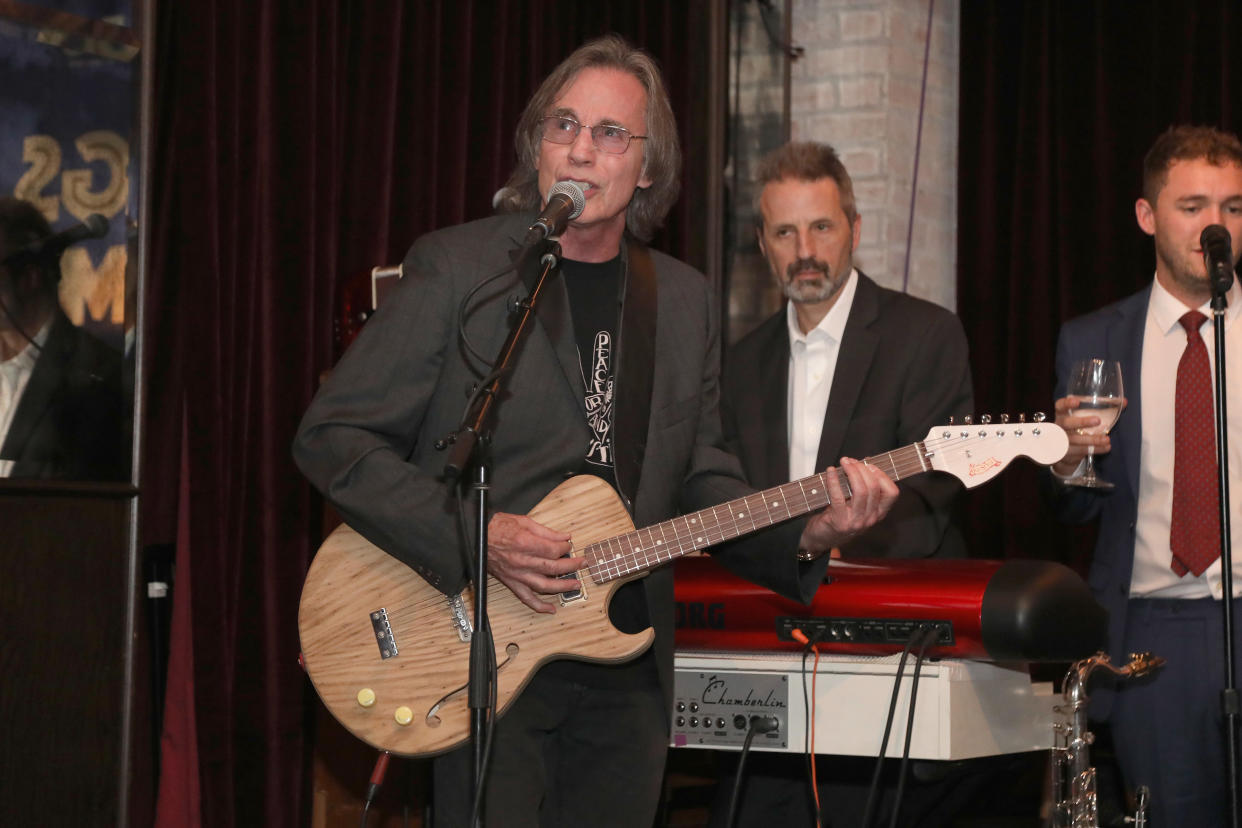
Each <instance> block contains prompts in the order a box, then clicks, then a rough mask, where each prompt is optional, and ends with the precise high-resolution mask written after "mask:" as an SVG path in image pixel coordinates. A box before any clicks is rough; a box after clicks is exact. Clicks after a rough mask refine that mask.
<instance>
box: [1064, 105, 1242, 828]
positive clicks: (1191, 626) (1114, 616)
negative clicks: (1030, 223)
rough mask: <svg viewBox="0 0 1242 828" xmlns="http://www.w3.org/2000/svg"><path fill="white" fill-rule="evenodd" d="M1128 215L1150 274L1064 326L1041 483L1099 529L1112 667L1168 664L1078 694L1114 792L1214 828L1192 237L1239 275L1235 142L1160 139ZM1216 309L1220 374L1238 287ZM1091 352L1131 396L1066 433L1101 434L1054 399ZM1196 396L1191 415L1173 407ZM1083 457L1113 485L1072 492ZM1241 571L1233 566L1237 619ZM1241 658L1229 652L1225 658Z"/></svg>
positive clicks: (1208, 344)
mask: <svg viewBox="0 0 1242 828" xmlns="http://www.w3.org/2000/svg"><path fill="white" fill-rule="evenodd" d="M1135 215H1136V218H1137V219H1138V224H1139V226H1140V227H1141V228H1142V229H1143V231H1144V232H1145V233H1147V234H1148V235H1149V236H1152V237H1153V239H1154V240H1155V252H1156V269H1155V278H1154V279H1153V281H1152V283H1151V284H1150V285H1149V286H1148V287H1145V288H1143V290H1141V291H1139V292H1138V293H1136V294H1134V295H1133V296H1130V297H1128V298H1126V299H1122V300H1121V301H1120V302H1117V303H1115V304H1113V305H1109V306H1108V307H1105V308H1103V309H1101V310H1098V311H1095V312H1094V313H1091V314H1088V315H1087V316H1084V317H1081V318H1079V319H1074V320H1072V321H1070V322H1067V323H1066V324H1065V326H1064V327H1063V328H1062V330H1061V335H1060V339H1059V341H1058V343H1057V359H1056V365H1057V392H1056V393H1057V396H1058V397H1059V399H1058V400H1057V402H1056V411H1057V422H1058V423H1059V424H1060V425H1061V426H1063V427H1064V428H1065V429H1066V431H1068V432H1069V434H1070V449H1069V452H1068V453H1067V454H1066V455H1065V458H1064V459H1063V460H1061V462H1059V463H1057V464H1055V465H1054V466H1053V467H1052V475H1051V476H1050V480H1051V481H1053V482H1052V483H1051V485H1050V487H1049V488H1050V491H1051V492H1052V494H1053V501H1054V504H1055V506H1056V508H1057V510H1058V514H1059V515H1060V517H1061V518H1062V519H1064V520H1066V521H1069V522H1085V521H1089V520H1096V519H1098V520H1099V536H1098V540H1097V542H1096V547H1095V554H1094V556H1093V558H1092V561H1091V568H1090V573H1089V576H1088V581H1089V583H1090V585H1091V588H1092V591H1093V592H1094V594H1095V596H1096V599H1097V600H1098V601H1099V602H1100V603H1101V604H1102V605H1103V606H1104V607H1105V608H1106V609H1107V610H1108V611H1109V654H1110V656H1111V658H1112V660H1113V662H1114V663H1115V664H1122V663H1124V662H1125V660H1126V659H1128V655H1129V654H1130V653H1135V652H1144V651H1150V652H1151V653H1153V654H1154V655H1157V656H1160V657H1162V658H1164V659H1166V660H1167V664H1166V665H1165V666H1164V667H1163V668H1162V669H1161V670H1160V671H1159V672H1157V673H1156V674H1155V675H1154V676H1153V677H1151V678H1148V679H1143V680H1138V681H1125V682H1120V683H1118V684H1117V686H1116V687H1115V689H1113V690H1110V689H1109V688H1107V687H1096V686H1093V688H1092V690H1091V696H1092V713H1093V715H1094V716H1096V717H1102V718H1107V719H1108V720H1109V721H1110V722H1111V727H1112V733H1113V741H1114V744H1115V747H1116V750H1117V758H1118V761H1119V763H1120V766H1121V771H1122V776H1123V778H1124V781H1125V783H1126V785H1127V787H1128V788H1129V789H1130V790H1131V792H1133V791H1134V790H1135V789H1136V787H1137V786H1139V785H1145V786H1147V787H1148V788H1149V789H1150V792H1151V797H1150V802H1151V815H1152V821H1151V824H1152V825H1153V826H1155V828H1167V827H1168V826H1178V825H1195V826H1216V825H1224V824H1226V820H1227V814H1226V796H1227V793H1226V792H1227V785H1226V776H1227V774H1226V767H1225V750H1224V746H1225V733H1224V727H1223V722H1222V715H1221V702H1220V691H1221V689H1222V688H1223V687H1224V684H1225V675H1224V669H1223V665H1224V640H1223V634H1222V621H1221V614H1222V610H1221V605H1220V601H1221V598H1222V588H1221V571H1220V570H1221V564H1220V559H1219V554H1220V551H1219V537H1218V535H1219V531H1218V528H1217V527H1218V524H1217V512H1216V509H1217V504H1218V503H1219V490H1218V488H1217V486H1216V483H1215V480H1216V474H1217V471H1216V458H1215V448H1214V446H1215V428H1214V417H1213V414H1212V390H1211V373H1210V369H1211V366H1212V363H1214V361H1215V356H1214V354H1213V347H1212V340H1213V326H1212V322H1211V315H1212V314H1211V309H1210V307H1209V304H1210V299H1211V285H1210V282H1209V280H1208V275H1207V269H1206V267H1205V265H1204V260H1203V250H1202V249H1201V248H1200V234H1201V233H1202V231H1203V229H1204V228H1205V227H1207V226H1208V225H1211V224H1219V225H1223V226H1224V227H1225V228H1226V229H1227V230H1228V231H1229V233H1230V235H1231V236H1232V240H1233V249H1232V251H1231V258H1232V261H1233V263H1234V264H1235V265H1236V264H1237V261H1238V257H1239V254H1240V253H1242V143H1240V142H1239V141H1238V138H1237V137H1236V136H1234V135H1232V134H1229V133H1225V132H1222V131H1220V130H1217V129H1212V128H1209V127H1189V126H1179V127H1174V128H1172V129H1170V130H1168V131H1167V132H1165V133H1164V134H1162V135H1161V136H1160V137H1159V138H1158V139H1157V140H1156V142H1155V144H1154V145H1153V146H1152V147H1151V149H1150V150H1149V151H1148V153H1147V156H1146V158H1145V160H1144V163H1143V194H1142V197H1141V198H1139V199H1138V201H1137V202H1136V204H1135ZM1227 301H1228V308H1227V310H1226V313H1225V316H1224V326H1225V340H1226V343H1225V348H1226V354H1227V365H1228V367H1229V368H1230V370H1231V371H1237V370H1242V325H1239V324H1238V314H1239V306H1240V305H1242V289H1240V288H1239V287H1238V285H1237V283H1236V280H1235V282H1234V284H1233V286H1232V287H1231V288H1230V289H1229V293H1228V294H1227ZM1097 357H1098V358H1102V359H1108V360H1117V361H1119V362H1120V363H1121V371H1122V376H1123V378H1124V384H1125V391H1126V396H1127V398H1128V406H1127V408H1126V409H1125V410H1124V412H1123V413H1122V414H1121V417H1120V419H1119V420H1118V421H1117V424H1116V427H1115V428H1114V429H1113V431H1112V433H1111V435H1104V434H1100V435H1087V434H1079V433H1077V430H1078V429H1081V428H1089V427H1091V426H1094V425H1098V423H1099V418H1098V417H1096V416H1095V415H1089V414H1078V413H1077V411H1076V409H1077V406H1078V402H1079V401H1078V399H1076V398H1074V397H1070V396H1067V395H1066V388H1067V384H1068V377H1069V373H1070V370H1071V366H1072V365H1073V363H1074V362H1075V361H1077V360H1082V359H1092V358H1097ZM1196 371H1197V372H1198V373H1197V374H1196ZM1195 383H1199V384H1198V385H1196V384H1195ZM1196 389H1198V391H1196ZM1227 395H1228V396H1227V408H1228V412H1229V423H1228V442H1229V452H1230V454H1229V468H1230V483H1231V486H1230V492H1231V497H1232V500H1233V502H1232V504H1231V511H1232V513H1233V514H1238V513H1239V510H1240V509H1242V383H1238V382H1236V381H1234V382H1232V383H1230V385H1229V388H1228V389H1227ZM1195 399H1198V400H1199V408H1198V409H1197V413H1196V412H1195V410H1193V409H1187V408H1185V406H1186V405H1187V404H1193V402H1192V401H1193V400H1195ZM1089 448H1090V449H1092V450H1093V451H1094V453H1095V454H1096V455H1097V458H1098V459H1097V461H1096V463H1097V467H1098V474H1099V475H1101V476H1102V477H1104V478H1105V479H1107V480H1108V481H1109V482H1111V483H1113V484H1114V485H1115V488H1114V489H1111V490H1102V489H1089V488H1081V487H1077V486H1074V485H1072V479H1071V477H1072V475H1073V474H1074V473H1075V471H1076V470H1077V468H1078V466H1079V464H1080V463H1081V461H1082V459H1083V457H1084V456H1085V454H1086V453H1087V450H1088V449H1089ZM1196 453H1197V456H1198V458H1199V460H1198V461H1196V460H1195V459H1194V458H1195V457H1196ZM1199 461H1203V462H1199ZM1196 475H1198V477H1196ZM1196 481H1197V482H1196ZM1197 487H1200V488H1197ZM1240 542H1242V529H1240V528H1238V527H1237V526H1236V525H1235V527H1234V529H1233V548H1234V549H1235V550H1236V549H1239V548H1240ZM1240 575H1242V570H1240V569H1238V567H1237V566H1236V564H1235V568H1234V575H1233V577H1234V599H1235V607H1238V608H1242V602H1238V601H1237V600H1236V599H1237V596H1238V594H1239V585H1240V584H1242V579H1239V576H1240ZM1237 612H1238V610H1237V609H1235V617H1236V616H1237ZM1239 655H1242V652H1240V651H1239V650H1238V649H1237V648H1236V647H1235V656H1234V658H1235V660H1237V659H1238V657H1239Z"/></svg>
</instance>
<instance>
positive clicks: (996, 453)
mask: <svg viewBox="0 0 1242 828" xmlns="http://www.w3.org/2000/svg"><path fill="white" fill-rule="evenodd" d="M1067 446H1068V441H1067V438H1066V436H1065V432H1064V431H1062V430H1061V428H1060V427H1059V426H1057V425H1055V424H1053V423H1048V422H1033V423H1006V424H1003V425H992V424H985V425H950V426H939V427H937V428H934V429H932V430H931V431H930V432H929V433H928V435H927V437H926V439H924V440H923V441H922V442H918V443H914V444H912V445H909V446H905V447H904V448H899V449H896V450H894V451H891V452H888V453H886V454H881V455H877V456H875V457H868V458H867V462H868V463H870V464H872V465H874V466H877V467H879V468H880V469H882V470H884V471H885V472H887V474H888V476H889V477H891V478H892V479H893V480H901V479H903V478H906V477H910V476H912V475H916V474H921V473H923V472H928V471H941V472H947V473H949V474H952V475H954V476H956V477H957V478H958V479H959V480H961V481H962V483H963V484H964V485H965V486H967V487H968V488H969V487H973V486H977V485H979V484H980V483H983V482H984V481H987V480H990V479H991V478H992V477H995V476H996V475H997V474H999V473H1000V471H1001V469H1003V468H1004V467H1005V466H1006V465H1008V464H1009V462H1010V461H1012V460H1013V459H1014V458H1016V457H1021V456H1024V457H1029V458H1030V459H1032V460H1034V461H1036V462H1038V463H1042V464H1045V465H1047V464H1051V463H1055V462H1056V461H1057V460H1060V459H1061V457H1062V456H1063V455H1064V454H1065V451H1066V448H1067ZM834 473H836V474H838V475H840V481H841V484H842V489H843V490H844V491H847V492H848V486H847V485H846V480H845V475H844V473H842V472H840V471H839V470H838V471H836V472H834ZM827 474H828V473H827V472H825V473H823V474H817V475H812V476H811V477H807V478H804V479H802V480H796V481H794V482H792V483H786V484H785V485H783V486H777V487H775V488H771V489H768V490H766V491H762V492H756V493H755V494H753V495H749V496H747V497H744V498H740V499H738V500H733V501H730V502H728V503H721V504H720V505H718V506H714V507H712V508H709V509H703V510H702V511H698V512H694V513H692V514H687V515H682V516H681V517H677V518H673V519H672V520H666V521H664V522H663V523H658V524H655V525H653V526H648V527H646V528H645V529H638V530H635V529H634V524H633V523H632V522H631V520H630V517H629V514H628V513H627V512H626V510H625V507H624V506H623V505H622V503H621V500H620V498H619V497H618V496H617V494H616V492H615V491H614V490H613V489H612V487H611V486H609V485H608V484H607V483H605V482H604V481H602V480H600V479H599V478H597V477H593V476H590V475H582V476H579V477H574V478H571V479H569V480H567V481H565V482H564V483H562V484H561V485H559V486H557V487H556V488H555V489H554V490H553V491H552V492H551V493H550V494H549V495H548V496H547V497H545V498H544V499H543V500H542V501H540V502H539V504H538V505H537V506H536V507H535V508H534V509H533V510H531V512H530V516H531V517H532V518H534V519H535V520H536V521H538V522H539V523H542V524H544V525H546V526H550V527H552V528H554V529H558V530H560V531H562V532H565V533H567V534H569V535H570V536H571V537H572V545H573V554H574V555H577V556H581V557H583V558H585V559H586V560H587V561H589V563H588V564H587V565H586V566H585V567H584V568H583V569H581V570H580V571H579V572H578V573H577V575H578V577H579V580H580V582H581V588H580V589H575V590H574V591H572V592H565V593H562V594H560V595H557V596H549V597H548V598H547V600H549V601H552V602H556V603H557V604H558V607H557V611H556V612H555V613H537V612H534V611H533V610H531V609H530V608H529V607H527V606H526V605H525V604H523V603H521V602H520V601H519V600H518V599H517V598H516V597H515V596H514V595H513V593H512V592H510V591H509V589H508V587H506V586H504V585H503V584H502V583H500V582H499V581H497V580H496V579H495V578H491V577H489V578H488V594H487V604H488V616H489V618H490V620H491V627H492V636H493V639H494V642H495V648H496V663H497V665H498V667H499V670H498V674H497V679H496V681H497V688H496V697H497V710H498V711H501V712H503V711H504V710H505V708H507V707H508V705H509V704H510V703H511V702H512V701H513V700H514V699H515V698H516V697H517V694H518V693H519V692H520V691H521V690H522V688H523V687H524V686H525V685H526V683H527V682H528V681H529V680H530V678H531V676H532V675H533V674H534V672H535V671H536V670H537V669H538V668H539V667H540V666H541V665H542V664H545V663H547V662H548V661H551V660H553V659H557V658H576V659H581V660H587V661H597V662H618V661H624V660H626V659H628V658H631V657H633V656H635V655H637V654H638V653H640V652H642V651H643V650H644V649H646V648H647V647H648V646H649V645H650V644H651V641H652V639H653V638H654V637H655V633H654V631H653V630H651V629H647V630H645V631H643V632H640V633H635V634H625V633H622V632H620V631H618V630H617V629H616V628H615V627H613V626H612V624H611V622H610V621H609V619H608V603H609V601H610V600H611V598H612V595H613V593H614V592H615V591H616V589H617V587H618V586H620V585H621V584H623V583H625V582H626V581H628V580H631V579H633V578H637V577H640V576H641V575H643V574H645V573H646V572H647V570H649V569H651V568H653V567H655V566H659V565H661V564H664V563H667V562H669V561H672V560H674V559H675V558H678V557H681V556H682V555H685V554H687V553H690V552H695V551H698V550H701V549H705V548H707V547H709V546H712V545H713V544H716V543H720V542H721V541H726V540H730V539H732V538H737V537H740V536H742V535H747V534H750V533H751V532H755V531H758V530H760V529H763V528H765V527H768V526H772V525H774V524H777V523H780V522H782V521H785V520H788V519H790V518H795V517H798V516H800V515H804V514H807V513H808V512H812V511H815V510H817V509H821V508H823V507H825V506H827V505H828V504H829V499H828V492H827V487H826V480H827V477H826V475H827ZM790 554H791V555H792V554H794V550H790ZM472 607H473V596H472V595H471V593H470V590H469V589H468V590H467V591H466V592H464V593H463V594H461V595H458V596H446V595H445V594H444V593H442V592H440V591H439V590H437V589H435V588H433V587H431V586H430V585H428V584H427V582H426V581H424V580H423V579H422V578H421V577H420V576H419V575H417V574H416V573H415V572H414V571H413V570H412V569H410V568H409V567H407V566H406V565H405V564H403V563H401V562H400V561H398V560H397V559H396V558H394V557H392V556H391V555H388V554H387V553H385V552H384V551H382V550H381V549H379V548H378V547H376V546H374V545H372V544H371V543H369V542H368V541H366V540H365V539H363V538H362V536H360V535H359V534H358V533H356V532H354V531H353V530H352V529H350V528H348V527H347V526H340V527H338V528H337V529H336V530H335V531H334V532H333V533H332V534H331V535H329V536H328V538H327V540H325V541H324V544H323V546H322V547H320V549H319V552H318V554H317V555H316V556H315V559H314V561H313V562H312V564H311V567H310V571H309V572H308V573H307V577H306V584H305V586H304V587H303V590H302V602H301V607H300V610H299V618H298V629H299V632H300V634H301V643H302V656H303V659H304V663H305V666H306V670H307V672H308V673H309V674H310V677H311V681H312V682H313V683H314V685H315V690H316V692H318V694H319V696H320V698H321V699H323V703H324V704H325V705H326V706H327V708H328V710H329V711H330V712H331V713H332V715H333V716H334V717H335V718H336V719H337V720H338V721H339V722H340V723H341V724H342V725H344V727H345V728H346V729H347V730H349V731H350V732H351V733H353V734H354V735H355V736H357V737H358V738H360V739H362V740H363V741H365V742H367V743H368V744H371V745H373V746H374V747H376V748H378V749H380V750H387V751H392V752H393V753H398V754H402V755H407V756H423V755H431V754H436V753H442V752H444V751H446V750H449V749H451V748H453V747H455V746H457V745H459V744H461V743H462V742H464V741H466V740H467V739H468V738H469V736H470V710H469V707H468V706H467V699H466V680H467V677H468V671H469V659H468V655H469V650H470V643H469V642H470V637H471V635H472V634H473V629H474V627H473V619H472V618H471V609H472Z"/></svg>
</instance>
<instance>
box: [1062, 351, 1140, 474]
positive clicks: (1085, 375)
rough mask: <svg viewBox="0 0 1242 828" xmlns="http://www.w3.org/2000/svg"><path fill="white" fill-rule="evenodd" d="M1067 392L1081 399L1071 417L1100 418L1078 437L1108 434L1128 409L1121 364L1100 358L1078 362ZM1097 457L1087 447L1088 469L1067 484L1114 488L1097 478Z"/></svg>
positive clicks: (1073, 370) (1091, 448)
mask: <svg viewBox="0 0 1242 828" xmlns="http://www.w3.org/2000/svg"><path fill="white" fill-rule="evenodd" d="M1065 390H1066V393H1067V394H1068V395H1070V396H1071V397H1077V398H1078V406H1077V407H1076V408H1075V409H1074V410H1073V411H1072V412H1070V413H1072V414H1073V415H1076V416H1080V417H1081V416H1090V415H1094V416H1095V417H1097V418H1099V423H1098V424H1097V425H1089V426H1081V427H1079V428H1078V433H1079V434H1107V433H1108V432H1109V431H1110V430H1112V427H1113V425H1114V424H1115V423H1116V422H1117V417H1118V416H1120V414H1121V409H1122V408H1123V407H1124V406H1125V392H1124V390H1123V388H1122V383H1121V363H1119V362H1117V361H1116V360H1108V359H1098V358H1097V359H1084V360H1080V361H1078V362H1075V363H1074V367H1073V369H1072V370H1071V371H1070V376H1069V384H1068V385H1067V386H1066V389H1065ZM1094 454H1095V452H1094V446H1088V447H1087V458H1086V460H1087V462H1086V466H1085V468H1084V469H1083V471H1082V473H1081V474H1076V475H1074V476H1073V477H1069V478H1067V479H1066V480H1065V482H1066V483H1067V484H1069V485H1072V486H1085V487H1087V488H1092V489H1111V488H1113V484H1112V483H1110V482H1108V481H1107V480H1105V479H1104V478H1102V477H1100V476H1098V475H1097V474H1096V472H1095V456H1094Z"/></svg>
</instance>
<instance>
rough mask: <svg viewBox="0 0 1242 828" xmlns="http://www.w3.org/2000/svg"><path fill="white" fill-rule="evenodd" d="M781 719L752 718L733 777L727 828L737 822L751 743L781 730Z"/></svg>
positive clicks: (772, 717)
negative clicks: (743, 773)
mask: <svg viewBox="0 0 1242 828" xmlns="http://www.w3.org/2000/svg"><path fill="white" fill-rule="evenodd" d="M780 726H781V722H780V719H778V718H776V717H775V716H751V717H750V726H749V727H747V728H746V740H745V741H744V742H742V755H741V756H739V757H738V760H737V771H736V772H735V773H734V775H733V795H732V796H731V797H729V816H728V819H727V820H726V821H725V826H726V828H733V826H734V824H735V823H736V821H737V803H738V800H739V799H740V796H741V793H742V770H743V769H744V768H745V767H746V756H747V755H748V754H749V753H750V743H751V742H752V741H754V738H755V734H756V733H771V732H773V731H774V730H777V729H778V728H780Z"/></svg>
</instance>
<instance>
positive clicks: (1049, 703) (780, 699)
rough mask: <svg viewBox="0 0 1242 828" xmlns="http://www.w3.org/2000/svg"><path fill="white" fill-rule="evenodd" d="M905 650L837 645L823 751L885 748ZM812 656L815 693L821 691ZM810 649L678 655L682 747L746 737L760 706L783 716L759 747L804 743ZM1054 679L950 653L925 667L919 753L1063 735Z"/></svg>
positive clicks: (824, 711) (818, 710)
mask: <svg viewBox="0 0 1242 828" xmlns="http://www.w3.org/2000/svg"><path fill="white" fill-rule="evenodd" d="M899 660H900V655H891V656H875V657H872V656H845V655H829V656H821V657H820V659H819V671H818V673H819V675H818V678H817V679H816V681H815V699H816V704H815V752H816V753H823V754H833V755H843V756H876V755H877V754H878V753H879V750H880V741H881V739H882V738H883V735H884V723H885V720H886V718H887V716H888V706H889V703H890V699H891V697H892V691H893V677H894V676H895V675H896V672H897V663H898V661H899ZM813 663H814V656H811V657H809V658H808V659H807V671H808V672H807V676H806V693H807V697H809V694H810V692H811V678H812V676H811V673H810V670H811V666H812V664H813ZM913 673H914V656H913V655H911V656H910V657H909V658H907V660H906V668H905V673H904V675H903V676H902V681H901V693H900V695H899V697H898V703H897V712H896V714H895V716H894V721H893V729H892V733H891V735H890V736H889V741H888V748H887V750H886V751H885V755H886V756H890V757H900V756H901V754H902V748H903V745H904V743H905V738H906V719H907V716H908V711H909V704H910V687H911V678H912V676H913ZM803 699H804V696H803V677H802V659H801V657H800V655H798V654H793V653H746V652H712V651H702V652H699V651H695V652H690V651H681V652H678V653H677V654H676V661H675V698H674V703H673V708H674V709H673V735H672V742H671V743H672V745H673V746H674V747H692V748H713V749H726V750H728V749H733V750H737V749H740V748H741V747H742V744H743V742H744V740H745V737H746V730H747V728H748V726H749V720H750V717H752V716H756V715H759V716H774V717H775V718H776V720H777V725H778V726H777V729H776V730H775V731H774V732H771V733H765V734H756V736H755V738H754V740H753V742H752V743H751V747H752V749H753V750H768V751H778V752H779V751H784V752H796V753H801V752H803V751H804V750H805V744H804V738H805V735H806V729H807V712H806V706H805V704H804V701H803ZM1060 701H1061V697H1060V694H1057V693H1055V692H1054V691H1053V687H1052V684H1051V682H1039V683H1036V682H1032V681H1031V679H1030V676H1029V674H1028V672H1027V668H1026V665H1025V664H1016V665H1004V664H996V663H993V662H986V661H959V660H951V659H944V660H939V661H925V662H924V663H923V667H922V670H921V671H920V674H919V691H918V697H917V698H916V700H915V705H916V707H915V715H914V727H913V731H914V732H913V738H912V740H911V743H910V756H911V757H912V758H916V759H943V760H951V759H969V758H974V757H978V756H996V755H1000V754H1007V753H1021V752H1025V751H1032V750H1048V749H1050V748H1051V747H1052V744H1053V722H1054V721H1057V720H1058V718H1059V717H1057V715H1056V714H1055V712H1054V710H1053V707H1054V706H1055V705H1056V704H1058V703H1059V702H1060Z"/></svg>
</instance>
